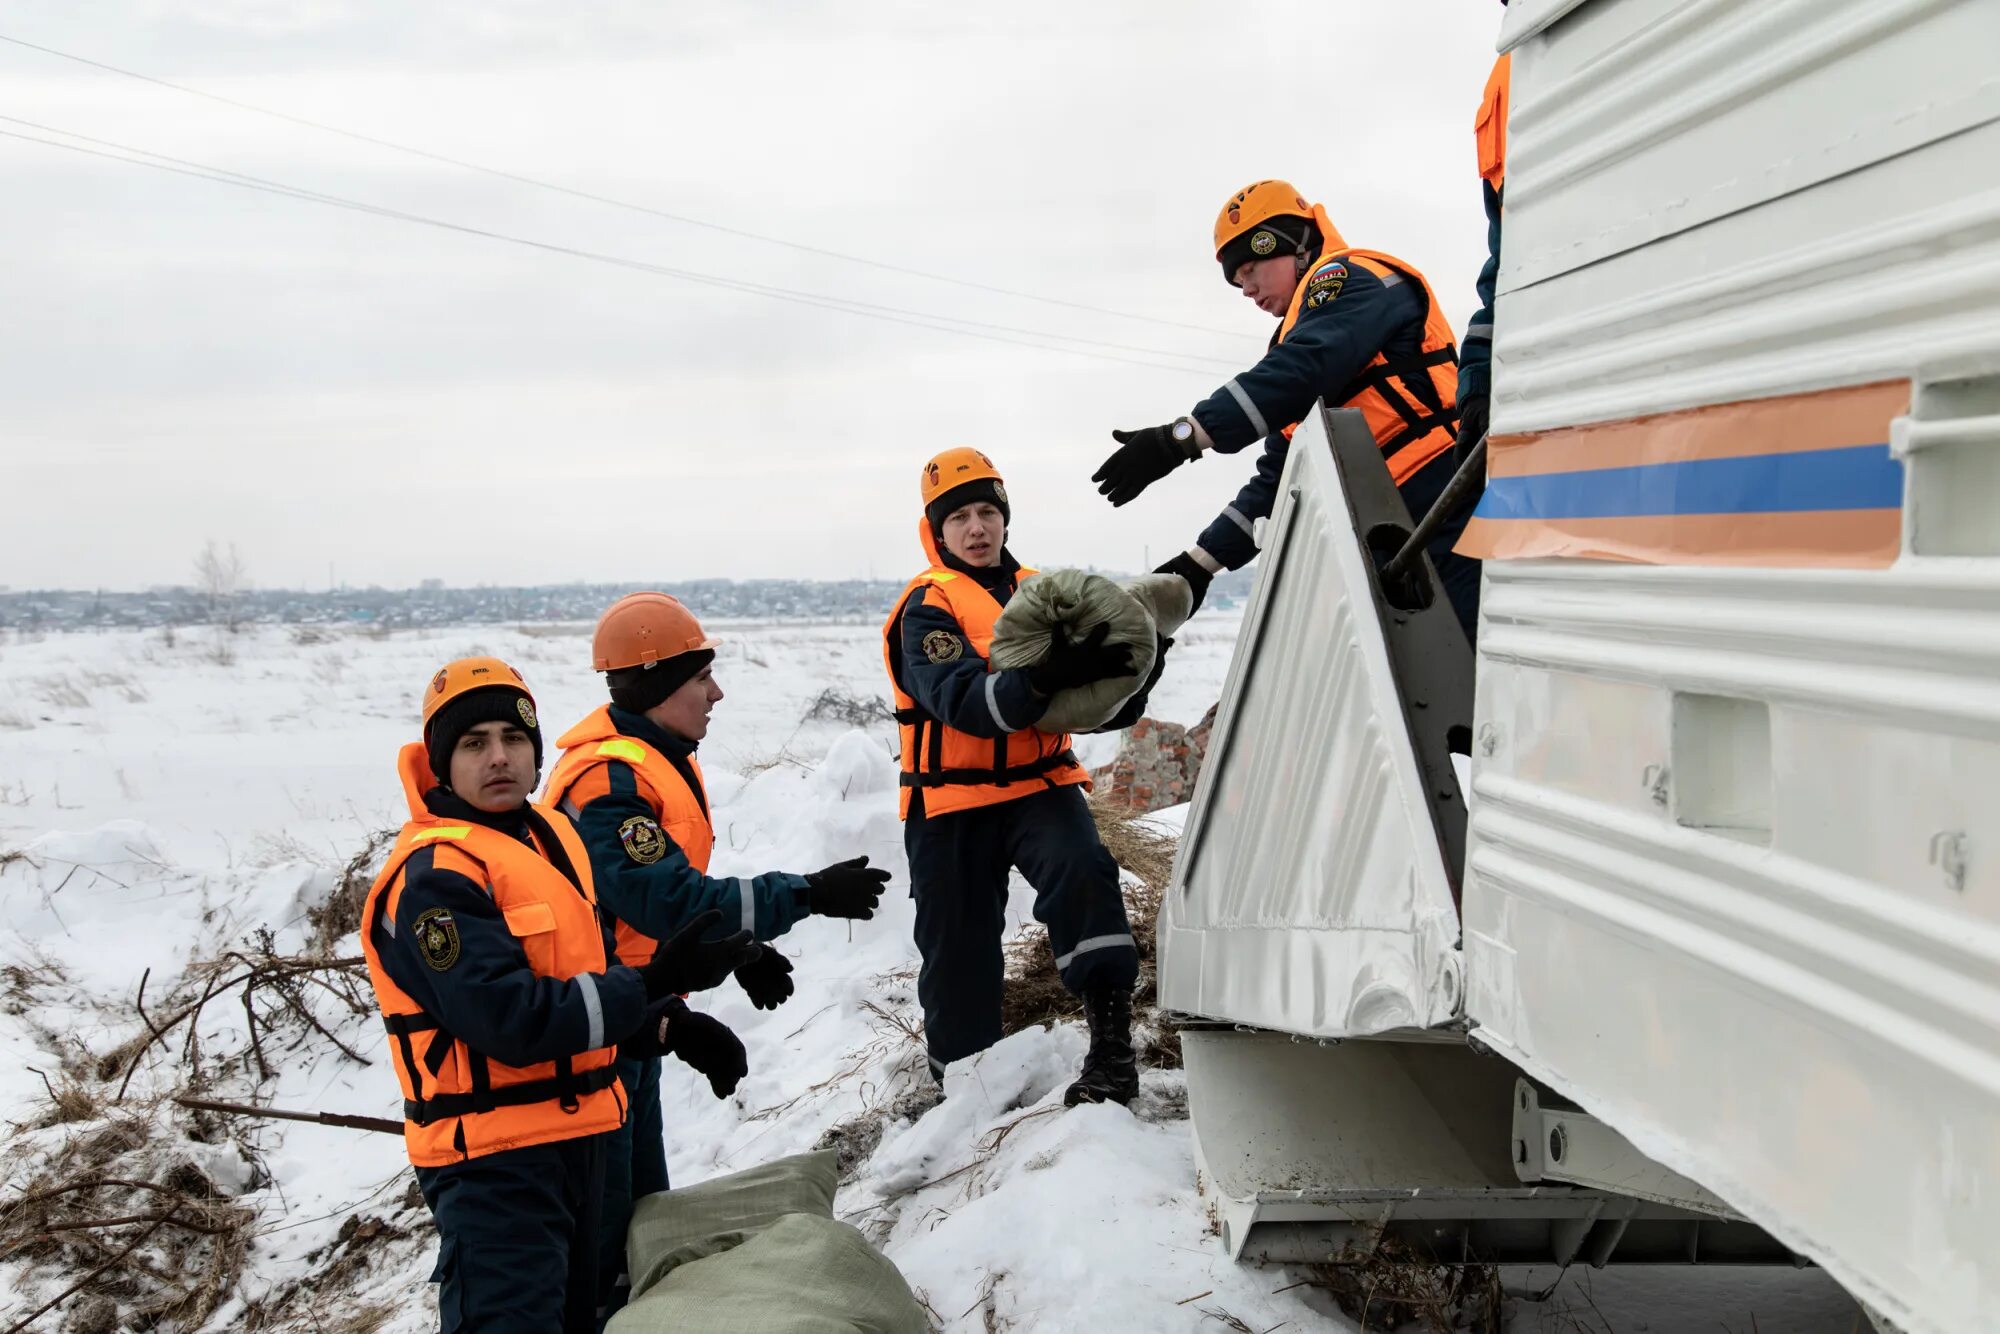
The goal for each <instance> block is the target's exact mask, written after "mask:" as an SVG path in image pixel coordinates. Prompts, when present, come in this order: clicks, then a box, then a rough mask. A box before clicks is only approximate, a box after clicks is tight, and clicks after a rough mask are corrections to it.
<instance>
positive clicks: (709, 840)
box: [546, 704, 715, 968]
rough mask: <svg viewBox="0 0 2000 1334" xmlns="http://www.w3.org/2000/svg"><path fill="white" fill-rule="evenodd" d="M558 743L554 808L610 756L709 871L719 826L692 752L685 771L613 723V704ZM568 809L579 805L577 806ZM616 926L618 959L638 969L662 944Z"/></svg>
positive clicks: (550, 791) (550, 794) (691, 858)
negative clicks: (632, 774) (712, 821)
mask: <svg viewBox="0 0 2000 1334" xmlns="http://www.w3.org/2000/svg"><path fill="white" fill-rule="evenodd" d="M556 745H558V746H560V747H561V748H562V757H561V758H560V759H558V760H557V761H556V767H555V769H554V770H553V771H552V772H551V773H550V774H549V783H548V788H547V796H546V800H547V801H548V803H549V804H550V805H551V806H562V805H563V803H564V802H565V801H566V800H567V799H568V797H569V794H570V790H571V789H572V788H574V787H575V786H576V782H577V780H578V779H579V778H582V777H583V776H584V775H585V774H586V773H588V772H590V771H591V770H592V769H595V768H598V767H600V766H602V765H605V764H608V763H610V762H611V761H612V760H618V761H620V762H621V763H624V764H629V765H631V766H632V768H633V769H634V770H635V771H636V772H637V774H638V776H639V782H640V785H641V790H640V794H639V795H640V796H642V797H644V798H646V801H647V804H648V805H650V806H652V808H653V818H654V819H656V820H658V821H659V823H660V829H661V831H662V832H664V833H665V834H666V836H667V837H668V838H671V839H672V840H673V841H674V845H675V846H676V847H678V848H679V849H680V850H681V852H682V854H683V855H685V856H686V857H687V859H688V865H690V866H692V867H694V869H695V870H697V871H700V872H701V873H702V874H703V875H706V874H708V859H709V857H710V856H711V855H712V854H713V853H714V851H715V826H714V825H712V824H710V823H709V818H708V787H707V784H706V783H705V782H704V780H703V779H702V776H701V765H700V764H698V763H697V762H696V761H695V758H694V756H692V755H690V756H688V757H687V769H686V770H685V771H682V770H681V769H680V768H679V767H678V766H677V765H675V764H674V762H673V761H672V760H670V759H668V758H667V757H666V756H665V755H662V754H661V753H660V752H659V751H658V750H656V749H654V748H653V747H651V746H649V745H647V744H646V743H645V742H643V741H640V740H639V739H637V738H636V737H629V736H626V735H625V734H624V733H623V732H621V731H619V730H618V725H617V724H616V723H614V722H612V721H611V706H610V705H609V704H603V705H599V706H598V707H597V708H596V709H594V710H592V711H591V713H590V715H589V716H588V717H587V718H585V719H584V720H583V721H582V722H580V723H578V724H577V725H576V726H575V727H572V728H570V729H569V731H567V732H564V733H563V734H562V736H561V737H559V738H557V740H556ZM566 809H572V810H573V809H575V804H574V803H571V804H570V806H569V807H567V808H566ZM621 836H622V831H621ZM612 924H613V925H614V926H615V927H616V928H617V935H618V961H619V962H620V963H628V964H631V965H632V966H633V967H634V968H637V967H640V966H641V965H643V964H644V963H646V962H647V961H648V960H649V959H651V958H652V957H653V951H654V950H656V949H658V948H659V947H660V942H659V941H657V940H655V939H653V937H651V936H649V935H647V934H646V933H645V932H643V931H641V930H639V929H638V928H637V927H635V926H633V925H632V924H631V923H629V922H621V921H619V920H618V919H617V918H615V917H614V918H613V919H612Z"/></svg>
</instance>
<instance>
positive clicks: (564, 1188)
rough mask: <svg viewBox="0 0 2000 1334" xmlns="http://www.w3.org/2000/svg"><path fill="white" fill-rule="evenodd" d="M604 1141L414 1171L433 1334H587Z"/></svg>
mask: <svg viewBox="0 0 2000 1334" xmlns="http://www.w3.org/2000/svg"><path fill="white" fill-rule="evenodd" d="M603 1184H604V1136H603V1135H601V1134H600V1135H585V1136H583V1137H582V1138H580V1139H566V1140H558V1141H557V1142H556V1143H554V1144H535V1145H530V1146H528V1147H527V1148H522V1149H505V1150H502V1151H501V1152H499V1153H493V1154H488V1155H487V1156H486V1157H484V1158H474V1159H472V1160H471V1161H469V1162H463V1163H452V1164H451V1165H449V1166H446V1167H419V1168H418V1169H417V1187H418V1189H420V1190H422V1191H423V1193H424V1203H426V1204H428V1205H430V1208H431V1216H432V1217H433V1218H435V1219H436V1220H437V1229H438V1262H437V1269H436V1271H435V1272H434V1273H433V1274H432V1275H431V1277H432V1280H433V1281H434V1282H437V1283H438V1284H440V1285H441V1286H440V1287H439V1289H438V1314H439V1316H440V1317H441V1321H440V1325H441V1328H442V1330H443V1334H460V1331H464V1332H465V1334H474V1331H476V1332H477V1334H549V1332H550V1331H552V1330H561V1331H562V1332H563V1334H591V1331H593V1330H595V1329H596V1328H597V1319H596V1308H597V1245H596V1241H597V1211H598V1198H599V1193H600V1191H601V1190H602V1189H603Z"/></svg>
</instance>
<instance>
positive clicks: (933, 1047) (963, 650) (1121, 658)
mask: <svg viewBox="0 0 2000 1334" xmlns="http://www.w3.org/2000/svg"><path fill="white" fill-rule="evenodd" d="M919 489H920V491H921V493H922V496H923V503H924V516H923V518H922V519H921V520H919V521H918V524H917V532H918V536H919V538H920V540H921V541H922V544H923V549H924V555H925V557H926V558H927V560H928V562H929V568H927V569H926V570H925V571H924V572H923V573H922V574H920V575H918V576H917V577H916V578H915V579H912V580H911V581H910V584H909V587H908V588H906V589H905V590H904V592H903V595H902V597H900V598H898V599H897V602H896V608H895V610H894V611H893V612H891V613H890V616H889V620H888V622H887V623H886V624H885V625H884V626H883V627H882V651H883V659H884V662H885V663H886V665H887V666H888V669H889V681H890V685H891V688H892V690H893V692H894V695H895V700H896V721H897V723H898V725H899V726H900V728H901V737H902V764H903V776H902V813H903V820H904V824H903V846H904V847H905V848H906V849H907V850H908V852H909V856H910V892H911V894H912V895H913V896H914V897H915V899H916V903H917V921H916V938H917V949H918V951H919V952H920V953H921V954H922V955H923V967H922V969H921V970H920V971H919V973H918V975H917V997H918V999H919V1000H920V1001H921V1002H922V1003H923V1007H924V1040H925V1043H926V1045H927V1046H928V1047H929V1050H930V1062H931V1071H932V1073H933V1074H934V1075H936V1076H937V1077H938V1078H939V1079H942V1078H943V1076H944V1069H945V1066H947V1065H948V1064H950V1063H951V1062H952V1061H955V1060H958V1059H960V1058H961V1057H965V1056H970V1055H972V1054H973V1053H975V1052H979V1051H983V1050H985V1049H986V1048H987V1047H990V1046H992V1045H993V1044H994V1043H995V1042H997V1041H999V1040H1000V987H1001V973H1002V966H1001V955H1000V940H1001V935H1002V933H1003V932H1004V931H1005V929H1006V924H1007V873H1008V870H1009V868H1010V867H1011V868H1018V869H1019V870H1020V872H1021V874H1022V876H1024V877H1025V878H1026V879H1027V881H1028V884H1029V885H1031V886H1032V887H1033V888H1034V891H1035V917H1036V919H1037V920H1039V921H1040V922H1042V924H1043V925H1045V926H1047V927H1048V931H1049V948H1050V949H1051V951H1052V952H1053V953H1054V954H1055V956H1056V969H1057V971H1058V972H1059V973H1060V974H1061V976H1062V981H1063V985H1064V986H1065V987H1067V988H1068V989H1069V990H1070V991H1071V992H1072V993H1074V994H1076V995H1078V996H1081V997H1082V998H1083V1003H1084V1014H1085V1016H1086V1018H1087V1019H1088V1020H1089V1023H1090V1051H1089V1053H1088V1054H1087V1055H1086V1056H1085V1057H1084V1063H1083V1070H1082V1072H1081V1073H1080V1074H1079V1075H1078V1076H1077V1079H1076V1082H1074V1083H1073V1084H1071V1085H1070V1086H1069V1089H1068V1091H1067V1092H1066V1094H1065V1096H1064V1100H1065V1101H1066V1102H1068V1103H1070V1104H1071V1105H1074V1104H1076V1103H1080V1102H1119V1103H1125V1102H1130V1101H1131V1100H1132V1098H1133V1097H1134V1096H1136V1095H1137V1093H1138V1091H1139V1075H1138V1067H1137V1063H1136V1061H1135V1060H1134V1057H1133V1053H1132V986H1133V983H1134V981H1135V980H1136V979H1137V977H1138V971H1139V955H1138V951H1137V948H1136V947H1135V945H1134V943H1133V940H1132V928H1131V926H1130V924H1129V923H1128V922H1127V921H1126V918H1125V899H1124V895H1123V893H1122V891H1121V890H1120V888H1119V881H1118V864H1117V862H1116V861H1114V860H1113V859H1112V856H1111V854H1110V853H1109V852H1107V851H1106V850H1105V848H1104V843H1103V841H1102V840H1100V839H1099V838H1098V836H1097V825H1096V823H1095V822H1094V821H1092V819H1091V818H1090V811H1089V809H1088V807H1086V806H1085V804H1084V800H1083V793H1084V791H1085V790H1087V789H1088V787H1089V785H1090V773H1089V771H1088V770H1086V769H1085V768H1084V767H1083V766H1082V765H1081V764H1079V763H1077V759H1076V756H1075V755H1074V754H1073V753H1071V751H1070V739H1069V737H1068V736H1067V735H1065V734H1062V733H1054V732H1044V731H1042V730H1041V729H1040V728H1038V727H1036V726H1035V722H1036V720H1037V719H1039V718H1040V717H1041V716H1042V714H1043V713H1044V712H1045V711H1046V710H1047V709H1048V705H1049V700H1050V698H1051V697H1052V696H1053V695H1055V694H1056V692H1058V691H1061V690H1067V689H1069V688H1071V687H1073V686H1080V685H1088V684H1090V683H1091V682H1093V681H1104V680H1109V679H1111V678H1113V677H1118V676H1129V675H1131V673H1132V658H1131V650H1130V649H1129V648H1126V647H1123V646H1114V645H1108V644H1106V643H1105V642H1104V641H1105V637H1106V634H1107V632H1108V629H1109V627H1106V626H1099V627H1098V628H1097V629H1096V630H1094V631H1092V632H1091V633H1090V634H1089V635H1088V636H1086V637H1084V638H1083V639H1082V640H1081V641H1080V642H1078V643H1074V644H1072V643H1069V642H1068V641H1066V640H1065V639H1064V638H1063V637H1062V636H1061V634H1058V635H1057V636H1056V641H1055V645H1054V649H1053V651H1052V652H1051V653H1050V655H1049V657H1048V660H1047V661H1045V662H1043V663H1042V664H1041V665H1039V666H1036V667H1028V668H1010V669H1005V670H996V669H995V668H994V667H993V665H992V664H991V663H989V662H988V661H987V659H986V654H987V649H988V647H989V645H990V644H991V643H992V640H993V627H994V622H995V621H996V620H997V619H998V617H999V615H1000V609H1001V608H1002V607H1003V606H1005V605H1006V603H1007V600H1008V599H1009V598H1010V597H1011V596H1012V595H1013V592H1014V590H1015V589H1016V588H1018V587H1020V585H1021V581H1022V580H1024V579H1027V578H1028V577H1030V576H1031V575H1033V574H1034V573H1035V572H1034V571H1033V570H1031V569H1028V568H1027V567H1025V566H1023V565H1022V564H1021V563H1020V562H1019V561H1017V560H1015V559H1014V556H1013V553H1011V552H1010V551H1008V550H1007V525H1008V522H1009V520H1010V519H1011V518H1012V513H1013V511H1012V510H1011V508H1010V507H1009V503H1008V500H1007V487H1006V484H1005V483H1004V482H1003V481H1002V480H1001V478H1000V473H999V471H998V470H997V469H996V468H995V467H994V466H993V461H992V460H991V459H989V458H987V457H986V456H985V455H984V454H982V453H980V452H979V451H978V450H976V449H948V450H946V451H945V452H944V453H942V454H939V455H938V456H937V457H936V458H934V459H932V460H931V461H930V462H929V463H927V464H925V465H924V469H923V473H922V475H921V478H920V481H919Z"/></svg>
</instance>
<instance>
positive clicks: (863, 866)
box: [806, 857, 889, 922]
mask: <svg viewBox="0 0 2000 1334" xmlns="http://www.w3.org/2000/svg"><path fill="white" fill-rule="evenodd" d="M888 883H889V873H888V872H887V871H884V870H882V869H881V868H880V867H877V866H870V865H869V864H868V859H867V858H866V857H855V858H853V859H851V860H849V861H844V862H835V863H834V864H833V865H831V866H829V867H827V868H826V869H825V870H824V871H814V872H813V873H812V874H811V875H809V876H807V877H806V910H807V911H808V912H813V913H817V914H819V915H820V916H821V917H858V918H860V919H861V920H862V921H864V922H865V921H867V920H868V919H869V918H871V917H873V916H874V915H875V905H876V903H878V902H879V901H880V900H881V898H882V887H883V886H885V885H887V884H888Z"/></svg>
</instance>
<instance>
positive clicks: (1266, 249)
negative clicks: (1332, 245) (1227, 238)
mask: <svg viewBox="0 0 2000 1334" xmlns="http://www.w3.org/2000/svg"><path fill="white" fill-rule="evenodd" d="M1320 241H1321V237H1320V234H1319V224H1318V223H1317V222H1314V221H1313V220H1312V219H1311V218H1302V217H1298V216H1296V215H1293V214H1280V215H1279V216H1278V217H1275V218H1266V219H1264V221H1262V222H1260V223H1258V224H1257V225H1256V226H1255V227H1252V228H1251V229H1250V230H1249V231H1247V232H1245V233H1243V235H1241V236H1239V237H1236V238H1235V239H1234V240H1232V241H1231V242H1230V243H1229V244H1228V245H1226V246H1224V247H1222V253H1221V254H1220V255H1218V256H1217V258H1218V259H1220V260H1221V261H1222V276H1223V277H1224V278H1226V279H1227V280H1228V281H1229V285H1230V286H1232V287H1234V286H1235V285H1236V271H1237V270H1238V269H1240V268H1242V267H1243V266H1244V265H1245V264H1247V263H1249V262H1250V261H1251V260H1253V259H1270V258H1271V257H1272V256H1273V255H1309V254H1311V253H1312V252H1313V251H1315V250H1317V249H1319V246H1320Z"/></svg>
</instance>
